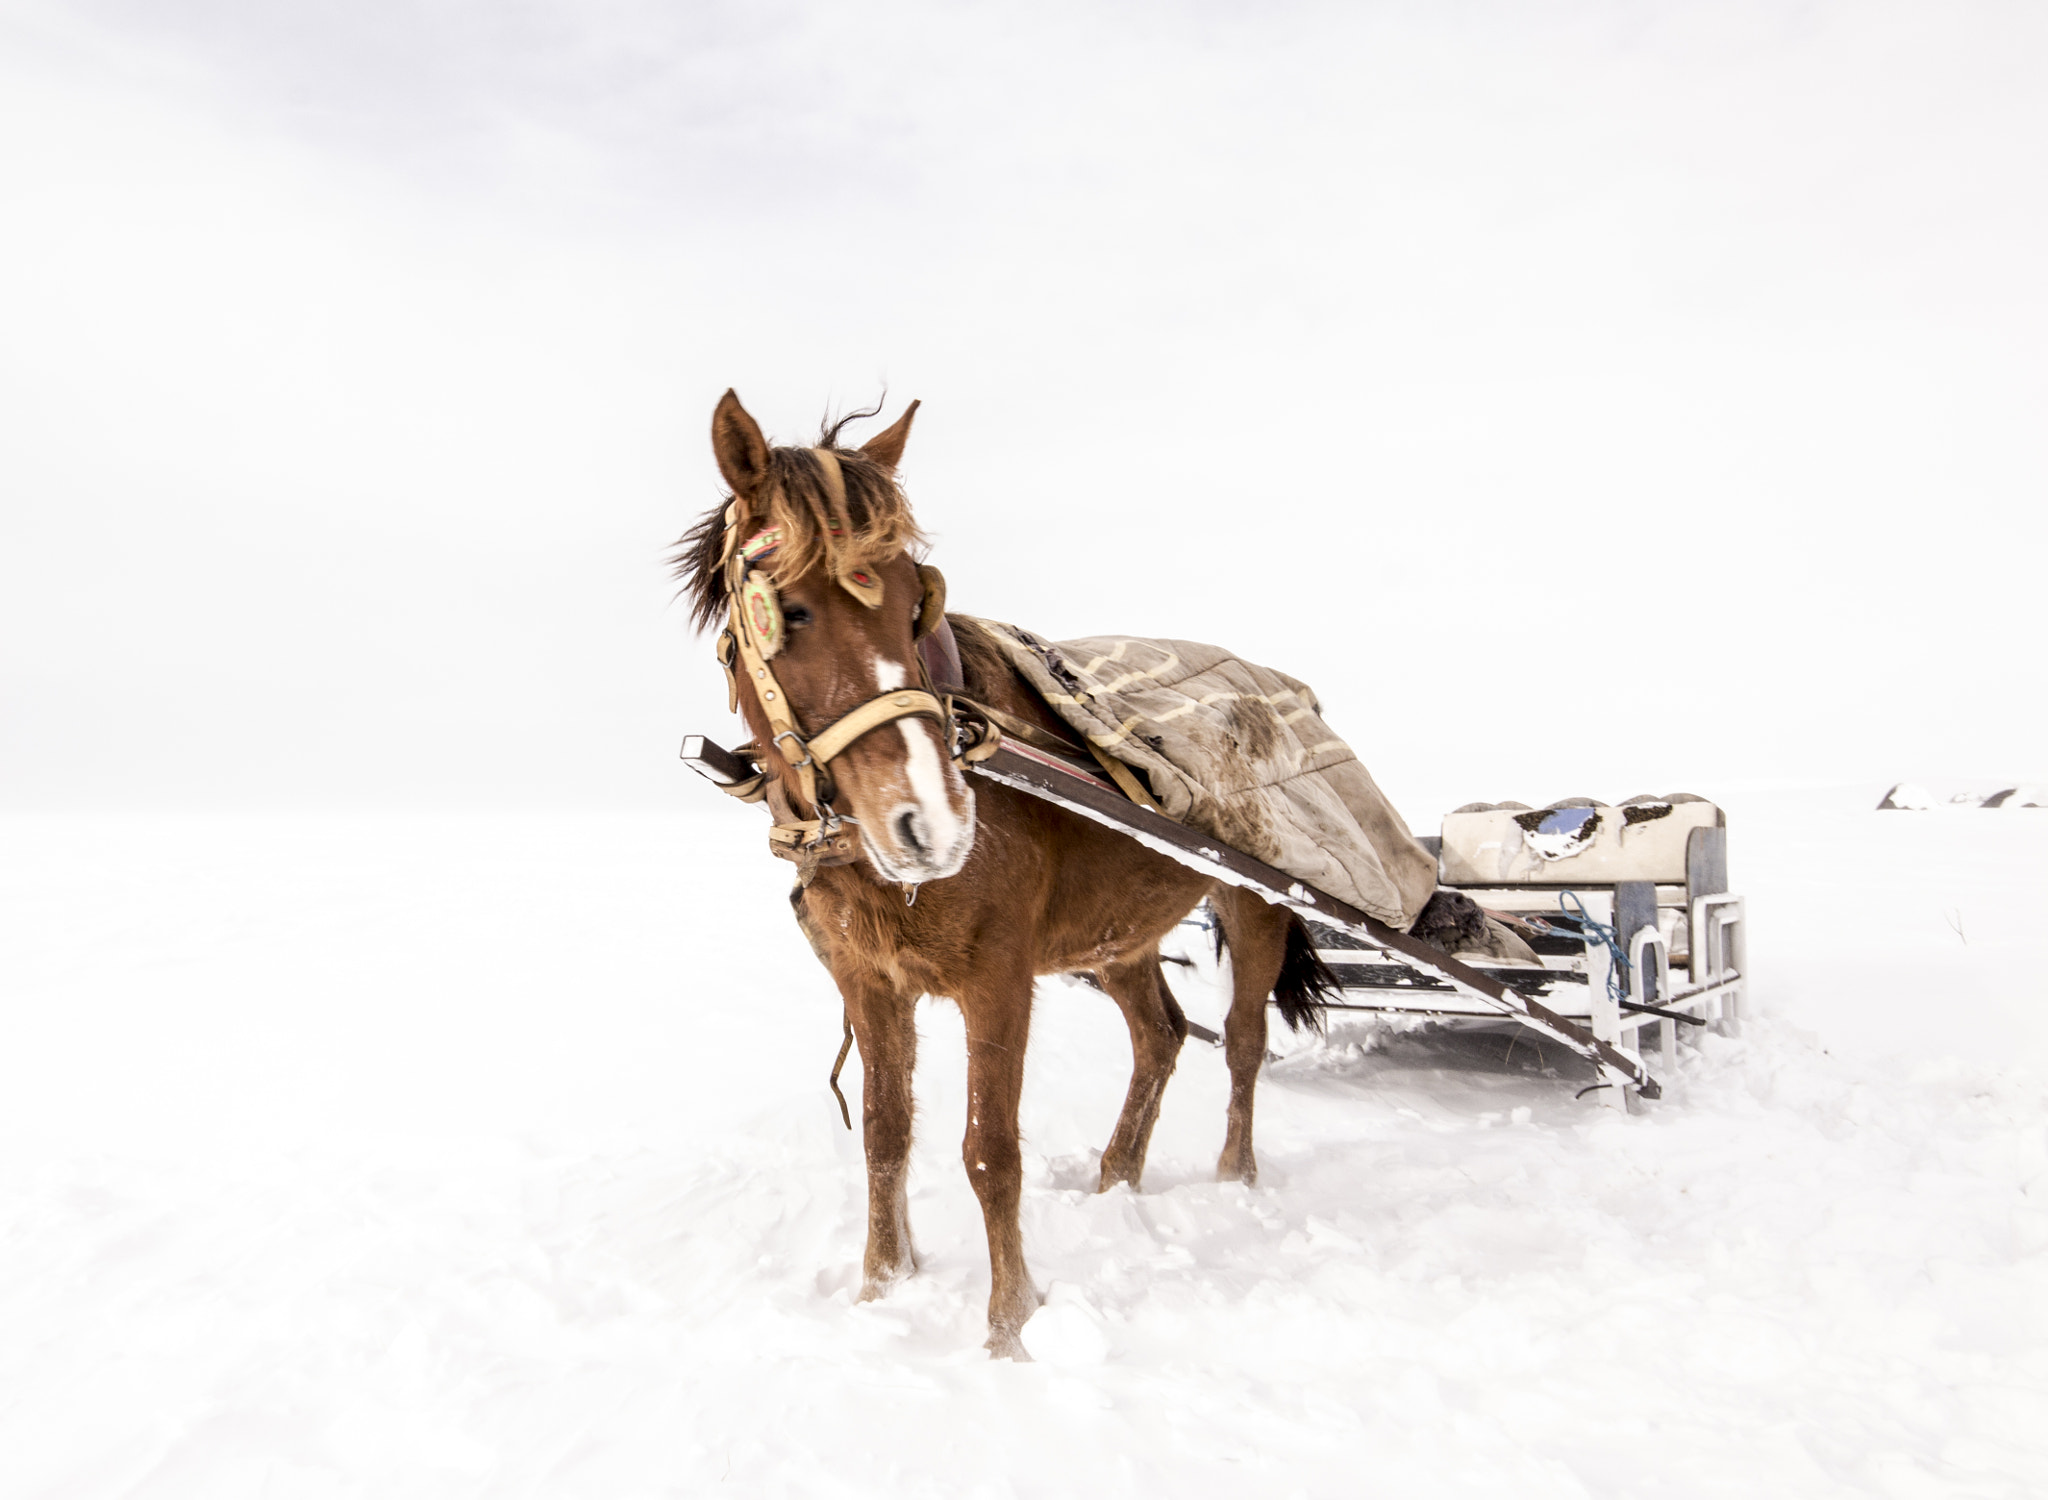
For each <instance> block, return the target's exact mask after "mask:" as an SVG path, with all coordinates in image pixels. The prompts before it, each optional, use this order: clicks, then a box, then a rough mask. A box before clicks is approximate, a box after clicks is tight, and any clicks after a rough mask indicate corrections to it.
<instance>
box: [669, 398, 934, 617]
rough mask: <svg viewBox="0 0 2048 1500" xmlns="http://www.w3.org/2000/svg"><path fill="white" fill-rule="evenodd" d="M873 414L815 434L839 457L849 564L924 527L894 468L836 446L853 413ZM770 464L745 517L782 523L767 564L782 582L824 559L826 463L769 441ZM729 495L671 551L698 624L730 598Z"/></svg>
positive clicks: (918, 544) (899, 544)
mask: <svg viewBox="0 0 2048 1500" xmlns="http://www.w3.org/2000/svg"><path fill="white" fill-rule="evenodd" d="M872 415H874V413H872V412H853V413H850V414H849V415H847V416H844V417H841V418H840V419H839V420H838V421H836V422H831V423H828V424H827V426H826V427H825V429H824V431H822V432H820V433H819V434H818V447H820V448H825V449H828V450H830V452H831V453H832V455H833V456H834V457H836V458H837V459H838V460H839V472H840V474H841V475H842V476H843V477H844V479H845V481H846V511H847V514H846V515H845V517H844V518H843V519H844V521H845V523H846V527H845V529H846V535H845V536H844V537H843V538H840V539H839V541H838V548H839V555H840V558H841V559H842V561H843V563H844V564H845V565H847V566H852V567H864V568H873V567H875V566H877V565H879V564H881V563H883V562H885V561H887V560H888V559H889V558H891V557H894V556H895V555H896V554H897V553H898V552H902V551H904V550H906V549H912V548H922V547H923V546H924V545H925V536H924V533H923V532H922V531H920V530H918V527H917V521H916V519H915V518H914V517H913V516H912V515H911V514H910V502H909V501H908V500H906V499H905V498H904V496H903V490H902V488H901V487H900V486H899V485H898V484H897V483H896V478H895V476H894V475H893V474H891V473H890V472H889V470H887V469H885V468H883V467H882V466H881V465H880V464H878V463H876V462H875V461H874V460H873V459H872V458H869V457H868V456H867V455H866V454H864V453H862V452H861V451H860V450H859V449H856V448H842V447H840V446H839V429H840V428H842V427H844V426H845V425H846V424H847V423H848V422H849V421H852V420H853V419H854V418H856V417H863V416H872ZM768 471H769V476H770V478H769V482H768V483H767V484H766V485H764V486H763V487H762V490H761V493H760V494H759V495H757V496H756V497H755V499H754V502H753V507H752V514H751V515H749V516H748V517H746V518H745V519H744V520H743V523H742V524H743V525H744V526H745V527H746V528H747V529H748V531H749V532H752V531H754V530H759V529H760V528H762V527H766V526H780V527H782V529H783V543H782V546H781V547H780V548H779V549H778V550H777V551H776V552H775V553H774V555H773V556H772V557H770V558H769V559H768V561H767V563H766V564H765V568H766V571H767V573H768V575H769V577H770V578H772V579H773V580H774V581H775V583H776V584H777V586H778V587H779V586H784V585H787V584H789V583H791V582H794V581H795V580H796V579H798V578H801V577H802V576H803V575H804V574H805V573H808V572H809V571H810V570H811V569H812V568H814V567H816V566H817V565H818V563H819V562H820V561H822V560H823V558H824V555H825V546H826V531H825V521H826V517H827V516H828V515H829V514H830V500H829V498H828V495H827V492H826V489H825V479H824V465H822V464H821V463H819V461H818V457H817V454H816V453H815V452H814V451H813V450H811V449H809V448H770V449H769V450H768ZM731 500H732V497H731V496H730V495H728V496H726V497H725V499H723V500H721V501H720V502H719V503H718V504H717V505H715V506H713V507H712V508H711V509H710V510H708V511H706V512H705V513H704V515H703V517H702V518H701V519H699V520H698V522H697V524H696V525H694V526H692V527H691V528H690V529H689V530H688V531H686V532H684V533H683V537H682V540H681V541H679V542H677V543H676V547H675V551H674V552H672V553H670V554H669V562H670V563H671V564H672V565H673V566H674V569H675V576H676V578H677V579H679V580H680V581H681V583H682V585H683V593H684V594H685V595H686V596H688V598H689V601H690V621H691V623H692V624H694V625H695V626H696V627H697V628H698V629H699V630H704V629H708V628H709V627H710V626H712V625H714V624H716V623H718V621H719V620H720V619H722V618H723V617H724V615H725V612H726V609H727V607H728V604H729V603H730V600H729V591H728V589H727V587H726V580H725V570H724V569H723V568H721V567H720V566H719V555H720V553H721V552H722V551H723V550H724V544H725V509H726V506H727V505H728V504H730V503H731Z"/></svg>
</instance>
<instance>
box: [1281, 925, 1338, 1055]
mask: <svg viewBox="0 0 2048 1500" xmlns="http://www.w3.org/2000/svg"><path fill="white" fill-rule="evenodd" d="M1338 989H1339V985H1338V983H1337V976H1336V975H1335V974H1332V973H1331V972H1330V966H1329V965H1328V964H1326V963H1324V962H1323V961H1322V959H1321V958H1320V957H1319V956H1318V955H1317V953H1316V945H1315V939H1314V938H1312V937H1310V936H1309V931H1308V924H1307V923H1306V922H1304V921H1302V920H1301V918H1300V917H1298V916H1296V915H1295V914H1294V913H1293V912H1289V913H1288V914H1287V947H1286V949H1285V950H1284V951H1283V953H1282V955H1281V958H1280V977H1279V978H1278V979H1276V980H1274V981H1273V1002H1274V1004H1276V1005H1278V1006H1279V1007H1280V1019H1281V1020H1283V1021H1285V1022H1286V1023H1287V1029H1288V1030H1289V1031H1299V1030H1301V1028H1302V1027H1304V1026H1306V1027H1307V1028H1308V1029H1309V1030H1310V1031H1321V1030H1322V1029H1323V1016H1324V1014H1325V1012H1326V1011H1327V1009H1328V1002H1329V1000H1330V997H1331V996H1333V995H1335V994H1336V993H1337V992H1338Z"/></svg>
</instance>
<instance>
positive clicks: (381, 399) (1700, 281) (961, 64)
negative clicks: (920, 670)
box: [0, 0, 2048, 822]
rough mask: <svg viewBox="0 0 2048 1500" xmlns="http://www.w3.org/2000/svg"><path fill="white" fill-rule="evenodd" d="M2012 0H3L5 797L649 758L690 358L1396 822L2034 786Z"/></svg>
mask: <svg viewBox="0 0 2048 1500" xmlns="http://www.w3.org/2000/svg"><path fill="white" fill-rule="evenodd" d="M2044 76H2048V10H2043V9H2042V8H2041V7H2038V6H2034V5H2024V4H2010V5H1971V4H1959V3H1944V4H1929V5H1885V4H1873V3H1854V4H1794V3H1780V4H1774V5H1743V4H1727V3H1714V4H1697V5H1684V6H1673V5H1667V6H1658V5H1645V4H1613V5H1602V4H1577V5H1564V4H1536V5H1529V4H1509V3H1468V4H1458V3H1451V4H1437V5H1422V4H1407V5H1393V4H1382V5H1374V4H1350V5H1341V6H1340V5H1314V4H1287V3H1277V4H1274V3H1269V4H1261V5H1258V6H1243V5H1232V6H1226V5H1220V4H1202V3H1186V4H1177V5H1167V4H1115V5H1112V4H1101V3H1098V4H1093V5H1073V4H1059V3H1054V4H1043V3H1041V4H1033V5H1030V6H1023V5H976V4H952V5H938V4H930V5H916V4H890V5H870V6H845V5H840V6H828V5H814V4H762V3H749V4H723V5H721V4H687V3H686V4H674V3H671V4H656V3H653V0H610V3H601V4H593V3H589V0H584V3H570V0H529V3H524V4H519V5H502V4H465V3H460V0H455V3H439V4H431V3H418V4H401V3H386V0H363V3H357V4H352V5H346V6H343V5H328V4H319V5H315V4H310V3H307V4H278V3H269V4H260V3H255V0H221V3H211V4H209V3H194V0H71V3H63V4H59V3H54V0H52V3H36V0H0V203H4V204H5V210H4V212H5V215H6V219H5V222H6V226H7V232H6V234H5V235H4V236H0V329H4V334H0V395H4V399H5V403H6V414H5V419H4V421H0V507H4V509H0V630H4V639H0V713H4V722H0V756H4V784H0V797H4V798H5V799H7V800H8V801H9V802H11V803H14V804H16V805H20V804H29V805H67V804H68V805H75V804H80V803H92V802H107V801H112V802H122V803H131V804H132V803H138V802H145V803H146V802H152V801H163V802H193V801H201V802H236V801H251V802H259V803H267V804H274V803H279V802H292V801H321V802H328V801H337V800H338V801H355V802H377V801H402V802H413V803H434V802H447V801H461V802H510V803H563V802H576V801H588V800H598V801H609V802H617V801H627V802H643V803H661V802H674V801H681V800H687V799H691V798H694V797H697V796H698V795H699V790H698V788H697V787H696V786H694V785H692V784H691V783H690V782H689V781H688V780H687V779H686V777H687V773H686V772H683V771H681V770H680V769H679V768H677V767H676V766H675V764H674V761H673V755H674V751H675V742H676V740H677V739H678V738H679V737H680V735H681V734H682V733H684V732H685V731H689V730H697V731H703V732H709V733H712V734H713V735H714V736H715V737H716V736H718V735H720V734H721V733H722V732H723V731H725V730H726V729H727V727H728V726H729V725H730V724H731V723H732V721H730V720H728V719H727V718H726V716H725V713H724V694H723V688H722V684H720V682H719V681H718V678H717V674H716V669H715V668H714V667H713V666H712V665H711V664H710V661H709V653H708V643H705V642H702V641H699V640H694V639H692V638H691V637H690V636H689V635H688V633H687V629H686V626H685V623H684V620H683V617H682V613H681V611H680V610H678V609H675V608H672V607H670V606H669V603H668V600H669V594H670V585H669V584H668V583H667V582H666V580H665V578H664V575H663V571H662V566H661V556H662V553H663V550H664V548H665V545H666V544H667V543H668V542H669V541H670V540H671V539H672V538H673V537H674V536H675V535H676V534H677V533H678V532H680V531H681V530H682V529H683V528H684V526H685V525H687V524H688V523H689V522H690V521H691V520H692V519H694V517H695V516H696V515H697V514H698V513H700V512H701V511H702V510H703V509H705V508H706V507H707V506H709V505H711V504H713V503H715V501H716V500H717V498H718V495H717V483H716V476H715V471H714V470H713V467H712V465H711V462H710V456H709V448H708V443H707V439H706V429H707V423H708V418H709V414H710V410H711V406H712V403H713V402H714V401H715V400H716V399H717V397H718V395H719V393H720V392H721V391H723V390H724V389H725V388H726V387H727V386H729V385H730V386H735V387H737V388H738V390H739V392H740V394H741V396H742V398H743V399H744V400H745V401H746V402H747V403H748V405H749V407H750V408H751V409H752V410H753V411H754V412H755V413H756V414H757V415H758V416H759V417H760V418H761V420H762V421H763V423H764V425H766V426H767V427H768V429H769V430H770V432H771V434H772V435H773V436H774V437H776V438H777V439H779V440H781V441H786V442H801V441H805V440H806V439H808V438H809V437H810V436H811V435H812V434H813V433H814V432H815V430H816V426H817V422H818V419H819V417H820V415H821V414H822V413H823V411H824V410H825V409H826V408H828V407H839V408H844V407H847V406H851V405H856V404H862V403H865V402H866V401H868V400H870V399H872V398H873V397H875V396H876V395H878V394H879V393H880V392H881V391H882V390H883V389H884V388H886V389H887V392H888V396H889V401H890V407H891V411H890V414H891V415H892V416H893V414H894V411H895V409H896V408H897V407H898V406H900V404H901V403H902V402H903V401H906V400H908V399H909V398H911V397H913V396H915V397H921V398H923V400H924V401H925V403H926V405H925V408H924V410H923V411H922V412H921V413H920V416H919V418H918V428H917V432H916V435H915V437H914V438H913V440H912V444H911V448H910V453H909V456H908V459H907V462H906V467H905V477H906V480H907V483H908V486H909V489H910V493H911V496H912V499H913V501H914V502H915V504H916V506H917V508H918V512H919V515H920V517H921V519H922V520H923V521H924V522H925V523H926V524H927V526H928V527H929V528H930V529H931V530H932V531H933V532H934V533H935V534H936V536H937V537H938V547H937V550H936V551H935V553H934V556H933V560H934V561H935V562H937V563H938V564H939V565H940V566H941V567H942V568H943V569H944V570H945V571H946V573H947V576H948V578H949V579H950V580H951V585H952V598H953V601H954V607H955V608H957V609H961V610H964V611H966V612H969V613H979V614H986V615H992V616H995V617H997V618H1001V619H1008V620H1012V621H1015V622H1017V623H1019V624H1023V625H1026V626H1028V627H1030V628H1033V629H1035V630H1038V631H1040V632H1043V633H1046V634H1049V635H1052V636H1055V637H1063V636H1074V635H1081V634H1088V633H1095V632H1122V633H1134V634H1145V635H1174V636H1184V637H1190V638H1194V639H1202V640H1213V641H1217V642H1220V643H1223V644H1225V645H1228V646H1231V647H1233V648H1234V649H1236V650H1239V651H1240V652H1242V653H1243V654H1245V655H1247V656H1249V657H1252V658H1253V659H1255V660H1260V661H1264V662H1268V663H1270V664H1272V665H1275V666H1279V667H1282V668H1284V669H1287V670H1290V671H1292V672H1294V673H1296V674H1297V675H1299V676H1302V677H1305V678H1306V679H1308V680H1309V681H1310V682H1311V683H1312V684H1313V685H1314V686H1315V687H1316V688H1317V689H1318V690H1319V691H1320V692H1321V694H1322V696H1323V698H1324V699H1325V701H1326V704H1327V707H1328V710H1329V716H1330V718H1331V720H1332V722H1333V724H1334V725H1335V726H1336V728H1337V729H1338V730H1339V732H1340V733H1343V734H1344V735H1346V737H1347V738H1349V739H1350V740H1351V741H1352V743H1353V744H1354V745H1355V746H1356V748H1357V749H1358V750H1359V752H1360V754H1361V756H1362V757H1363V758H1364V759H1365V761H1366V762H1367V764H1368V765H1369V766H1370V767H1371V768H1372V769H1373V770H1374V772H1375V773H1376V774H1377V775H1378V776H1379V778H1380V779H1381V781H1382V782H1383V783H1385V784H1386V785H1387V787H1388V789H1389V791H1390V792H1391V793H1392V794H1393V795H1394V797H1395V799H1396V801H1397V802H1398V803H1400V805H1401V806H1402V807H1403V808H1404V809H1405V810H1407V811H1408V812H1409V813H1410V815H1411V817H1414V818H1417V819H1418V820H1419V821H1424V822H1428V821H1432V820H1433V816H1434V814H1435V813H1436V812H1438V811H1441V810H1443V808H1444V807H1447V806H1449V805H1451V804H1452V803H1454V802H1458V801H1464V800H1467V799H1470V798H1487V799H1495V798H1506V797H1515V798H1519V799H1521V800H1525V801H1532V802H1540V801H1544V800H1548V799H1550V798H1553V797H1557V796H1561V795H1566V794H1572V793H1586V794H1591V795H1596V796H1603V797H1620V796H1623V795H1626V794H1629V793H1633V792H1637V791H1659V792H1661V791H1669V790H1677V789H1680V788H1681V787H1692V788H1694V789H1697V790H1700V791H1704V792H1709V793H1711V792H1712V791H1713V790H1714V789H1715V788H1716V786H1720V785H1731V784H1734V783H1737V782H1740V781H1743V780H1753V779H1755V778H1760V777H1825V776H1836V775H1839V776H1850V777H1871V778H1888V777H1892V776H1901V775H1906V776H1918V777H1928V778H1939V777H1943V776H1952V777H1969V778H1985V779H1999V778H2018V779H2034V780H2041V779H2048V751H2044V735H2043V730H2044V727H2048V708H2044V703H2048V694H2044V688H2048V683H2044V680H2043V677H2044V674H2043V655H2044V653H2043V649H2042V641H2043V638H2044V633H2043V631H2042V629H2041V627H2040V625H2039V623H2038V615H2039V612H2040V605H2039V599H2040V597H2041V592H2042V573H2043V557H2044V550H2043V543H2044V541H2048V536H2044V530H2048V528H2044V525H2043V522H2042V519H2041V507H2042V501H2043V497H2044V491H2048V482H2044V481H2048V445H2044V443H2043V433H2042V419H2041V413H2042V412H2043V410H2044V408H2048V293H2044V277H2043V273H2042V267H2043V266H2048V207H2044V197H2048V159H2044V158H2048V91H2044V90H2043V89H2042V88H2041V86H2040V80H2041V79H2042V78H2043V77H2044Z"/></svg>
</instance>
